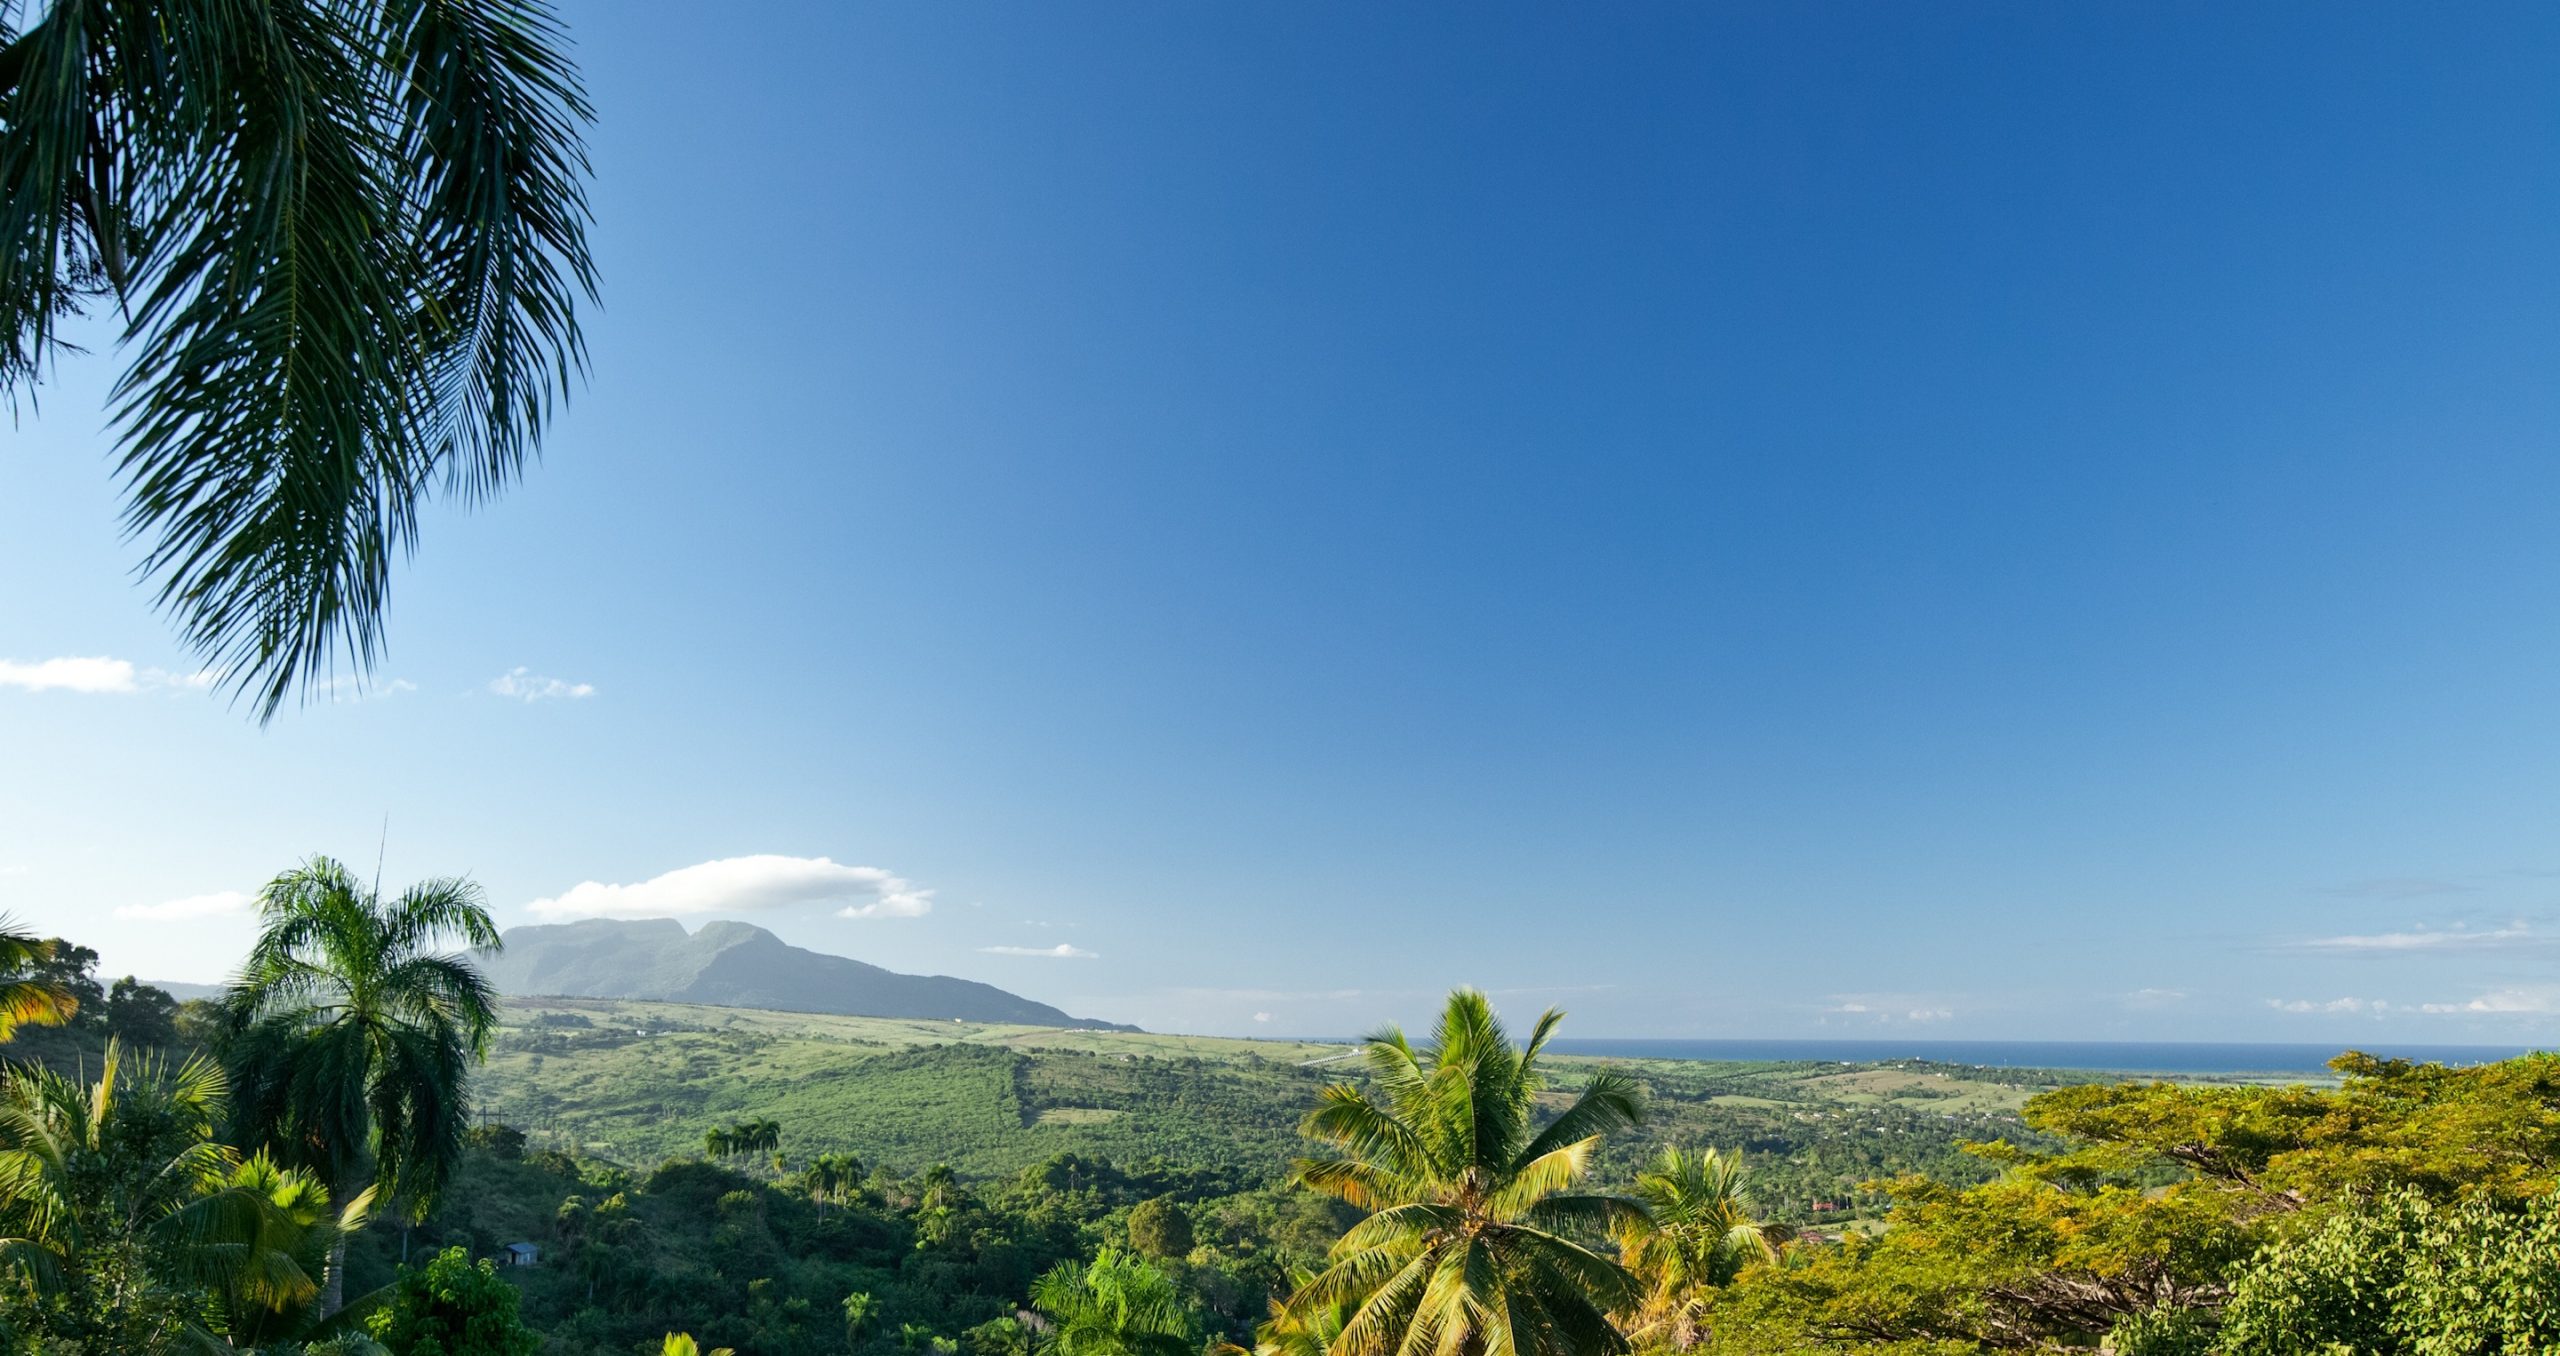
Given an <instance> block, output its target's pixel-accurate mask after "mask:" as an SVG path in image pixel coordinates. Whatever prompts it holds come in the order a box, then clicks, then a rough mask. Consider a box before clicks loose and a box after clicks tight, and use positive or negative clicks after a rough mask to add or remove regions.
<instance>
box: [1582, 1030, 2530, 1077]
mask: <svg viewBox="0 0 2560 1356" xmlns="http://www.w3.org/2000/svg"><path fill="white" fill-rule="evenodd" d="M1547 1048H1548V1049H1549V1050H1552V1051H1554V1052H1556V1053H1557V1054H1560V1055H1600V1056H1616V1057H1618V1058H1621V1059H1706V1060H1716V1059H1746V1060H1821V1061H1833V1062H1841V1063H1853V1064H1875V1063H1882V1062H1886V1061H1890V1060H1897V1059H1925V1060H1930V1061H1933V1062H1936V1063H1941V1064H1979V1065H1990V1066H1994V1067H2000V1068H2013V1069H2095V1070H2103V1071H2107V1072H2111V1073H2181V1074H2294V1073H2298V1074H2318V1073H2325V1072H2327V1071H2328V1065H2329V1061H2330V1060H2331V1059H2332V1058H2334V1057H2336V1055H2337V1054H2338V1053H2339V1052H2340V1051H2341V1050H2346V1049H2350V1048H2352V1049H2358V1050H2362V1051H2364V1052H2365V1053H2366V1054H2369V1055H2379V1056H2382V1057H2384V1058H2387V1059H2408V1060H2419V1061H2433V1062H2435V1063H2440V1064H2486V1063H2488V1062H2490V1061H2492V1060H2500V1059H2512V1058H2514V1057H2515V1056H2517V1055H2520V1054H2523V1053H2525V1047H2523V1046H2520V1045H2406V1044H2397V1043H2391V1042H2381V1043H2376V1044H2371V1045H2365V1044H2357V1045H2353V1046H2347V1045H2330V1044H2301V1043H2289V1042H2246V1041H2230V1042H2225V1041H1932V1040H1860V1039H1855V1038H1848V1039H1838V1040H1832V1039H1814V1040H1758V1041H1754V1040H1716V1041H1704V1040H1699V1041H1688V1040H1608V1039H1600V1038H1594V1039H1573V1038H1565V1037H1559V1038H1557V1039H1555V1040H1553V1041H1550V1042H1548V1043H1547Z"/></svg>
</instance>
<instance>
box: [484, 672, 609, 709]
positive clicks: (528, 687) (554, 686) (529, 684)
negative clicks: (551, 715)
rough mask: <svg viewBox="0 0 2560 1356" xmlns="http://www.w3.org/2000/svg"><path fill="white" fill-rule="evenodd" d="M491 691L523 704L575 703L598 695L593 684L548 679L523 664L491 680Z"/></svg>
mask: <svg viewBox="0 0 2560 1356" xmlns="http://www.w3.org/2000/svg"><path fill="white" fill-rule="evenodd" d="M489 690H490V691H491V692H494V693H496V694H498V695H499V696H501V697H513V698H514V699H516V700H517V701H521V702H545V701H551V700H553V699H555V698H560V697H567V698H569V699H571V700H573V701H574V700H580V699H584V698H587V697H592V696H594V695H596V685H595V684H593V683H572V682H569V681H568V680H566V679H562V678H551V677H546V676H544V675H542V674H539V673H535V672H534V671H533V670H531V669H528V668H526V667H525V666H524V665H522V664H518V665H516V666H515V667H514V668H511V669H509V670H507V671H506V672H504V673H502V674H499V675H498V676H497V677H495V678H492V679H490V680H489Z"/></svg>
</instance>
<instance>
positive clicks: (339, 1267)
mask: <svg viewBox="0 0 2560 1356" xmlns="http://www.w3.org/2000/svg"><path fill="white" fill-rule="evenodd" d="M345 1307H347V1236H346V1235H345V1234H344V1233H341V1234H339V1235H338V1236H337V1238H336V1239H334V1240H332V1241H331V1242H330V1244H329V1274H328V1275H327V1276H325V1277H322V1278H321V1281H320V1316H321V1317H322V1318H327V1317H328V1316H330V1315H331V1314H334V1313H336V1312H338V1311H339V1310H340V1309H343V1308H345Z"/></svg>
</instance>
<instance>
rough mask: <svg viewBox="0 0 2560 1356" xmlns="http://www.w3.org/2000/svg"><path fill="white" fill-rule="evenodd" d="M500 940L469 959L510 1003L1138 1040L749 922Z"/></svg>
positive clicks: (599, 922)
mask: <svg viewBox="0 0 2560 1356" xmlns="http://www.w3.org/2000/svg"><path fill="white" fill-rule="evenodd" d="M500 940H501V941H503V942H504V943H505V946H504V948H503V949H502V950H500V951H498V952H497V953H495V954H492V953H488V952H480V953H477V954H475V956H474V957H473V959H474V960H476V961H478V962H479V964H480V967H481V970H482V972H483V973H485V974H486V975H487V976H488V977H489V981H490V982H491V983H492V984H494V985H496V986H497V989H498V992H500V993H502V994H507V995H510V996H514V997H528V998H529V997H537V996H556V997H564V998H635V999H647V1000H651V1001H655V1002H667V1003H710V1004H715V1005H717V1006H721V1007H733V1008H772V1009H778V1010H781V1011H786V1012H826V1013H839V1014H842V1015H845V1016H851V1017H906V1018H924V1019H927V1020H930V1021H953V1020H957V1021H964V1022H1007V1023H1021V1024H1024V1025H1030V1026H1066V1027H1086V1028H1091V1029H1094V1030H1102V1031H1133V1030H1136V1028H1135V1027H1122V1026H1115V1025H1114V1024H1112V1023H1110V1022H1097V1021H1090V1020H1087V1019H1085V1018H1081V1017H1070V1016H1068V1015H1067V1014H1066V1013H1064V1012H1061V1011H1059V1010H1058V1009H1056V1008H1053V1007H1051V1006H1049V1005H1048V1004H1046V1003H1035V1002H1033V1001H1031V1000H1030V999H1028V998H1024V997H1021V996H1020V995H1018V994H1010V993H1006V992H1005V991H1004V990H1002V989H999V988H997V987H995V986H994V985H992V984H980V983H978V982H977V981H975V980H968V979H953V978H952V977H950V976H949V975H902V974H899V973H898V972H896V971H894V970H883V969H881V968H880V967H879V966H877V965H866V964H864V963H863V962H861V961H858V960H853V959H851V958H849V957H845V956H830V955H827V954H825V953H823V952H818V951H810V950H808V949H806V948H803V947H797V946H793V945H791V944H790V943H788V942H785V941H783V940H782V939H781V938H779V937H776V936H774V935H773V934H772V933H770V932H767V931H765V930H764V929H763V928H760V927H756V926H754V925H752V924H748V923H730V922H720V923H705V924H703V925H702V927H701V929H700V930H699V931H696V932H692V933H687V932H686V931H685V930H684V924H682V923H679V922H677V921H676V920H674V919H672V918H650V919H643V920H639V921H634V922H623V921H620V920H617V919H611V918H591V919H587V920H585V921H583V922H577V923H559V924H551V925H546V926H539V927H521V928H509V929H507V931H506V933H505V934H504V936H503V937H501V939H500Z"/></svg>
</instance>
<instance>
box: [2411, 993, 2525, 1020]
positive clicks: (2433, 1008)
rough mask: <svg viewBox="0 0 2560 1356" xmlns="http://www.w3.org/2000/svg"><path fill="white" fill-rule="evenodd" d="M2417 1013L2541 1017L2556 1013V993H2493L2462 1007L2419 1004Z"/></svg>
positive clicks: (2470, 1001) (2456, 1004)
mask: <svg viewBox="0 0 2560 1356" xmlns="http://www.w3.org/2000/svg"><path fill="white" fill-rule="evenodd" d="M2418 1010H2419V1011H2420V1012H2428V1013H2435V1014H2438V1015H2442V1014H2447V1013H2468V1014H2472V1015H2491V1016H2542V1015H2545V1014H2549V1013H2554V1012H2560V990H2554V989H2551V988H2548V987H2545V988H2532V989H2496V990H2492V991H2490V992H2488V993H2484V994H2482V995H2480V996H2479V997H2477V998H2474V999H2471V1000H2469V1001H2468V1002H2462V1003H2420V1004H2419V1005H2418Z"/></svg>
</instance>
